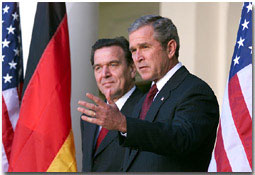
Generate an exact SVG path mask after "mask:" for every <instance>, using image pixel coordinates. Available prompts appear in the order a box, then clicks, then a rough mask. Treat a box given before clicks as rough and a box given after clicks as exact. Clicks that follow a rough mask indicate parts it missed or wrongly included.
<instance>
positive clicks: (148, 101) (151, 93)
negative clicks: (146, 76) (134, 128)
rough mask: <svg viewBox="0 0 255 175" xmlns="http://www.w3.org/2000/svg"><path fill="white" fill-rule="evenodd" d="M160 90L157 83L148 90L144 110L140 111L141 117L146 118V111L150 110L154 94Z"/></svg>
mask: <svg viewBox="0 0 255 175" xmlns="http://www.w3.org/2000/svg"><path fill="white" fill-rule="evenodd" d="M157 92H158V89H157V86H156V84H154V85H153V86H152V87H151V88H150V91H149V92H148V94H147V96H146V98H145V100H144V102H143V106H142V111H141V113H140V119H142V120H144V119H145V116H146V113H147V112H148V110H149V108H150V106H151V103H152V101H153V98H154V96H155V95H156V93H157Z"/></svg>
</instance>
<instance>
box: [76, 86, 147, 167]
mask: <svg viewBox="0 0 255 175" xmlns="http://www.w3.org/2000/svg"><path fill="white" fill-rule="evenodd" d="M142 96H143V93H142V92H141V91H140V90H138V89H137V88H136V89H135V91H134V92H133V93H132V94H131V95H130V97H129V98H128V99H127V101H126V102H125V104H124V105H123V107H122V109H121V112H122V113H123V114H124V115H131V114H132V111H133V108H134V106H135V104H136V103H137V102H138V101H139V100H140V98H141V97H142ZM98 128H99V127H98V125H95V124H91V123H88V122H85V121H83V120H81V135H82V153H83V156H82V171H83V172H117V171H120V168H121V165H122V162H123V158H124V152H125V148H124V147H121V146H120V145H119V140H118V132H117V131H109V132H108V133H107V135H106V136H105V138H104V140H103V141H102V142H101V144H100V146H99V147H98V149H97V150H96V152H94V149H95V142H96V139H97V133H98Z"/></svg>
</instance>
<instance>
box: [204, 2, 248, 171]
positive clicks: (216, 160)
mask: <svg viewBox="0 0 255 175" xmlns="http://www.w3.org/2000/svg"><path fill="white" fill-rule="evenodd" d="M208 171H211V172H251V171H252V3H249V2H245V3H244V5H243V9H242V15H241V20H240V25H239V30H238V33H237V39H236V45H235V50H234V54H233V57H232V62H231V68H230V73H229V78H228V83H227V86H226V90H225V94H224V99H223V105H222V113H221V117H220V125H219V128H218V133H217V139H216V145H215V149H214V152H213V156H212V160H211V163H210V166H209V169H208Z"/></svg>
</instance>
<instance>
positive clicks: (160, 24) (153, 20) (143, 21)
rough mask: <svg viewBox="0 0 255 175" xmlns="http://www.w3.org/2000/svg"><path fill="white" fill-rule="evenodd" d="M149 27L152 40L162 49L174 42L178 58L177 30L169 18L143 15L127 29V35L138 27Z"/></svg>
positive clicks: (178, 42)
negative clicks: (151, 30)
mask: <svg viewBox="0 0 255 175" xmlns="http://www.w3.org/2000/svg"><path fill="white" fill-rule="evenodd" d="M146 25H151V26H152V27H153V29H154V32H155V33H154V38H155V39H156V40H157V41H159V42H160V43H161V45H162V47H163V48H164V49H166V47H167V43H168V42H169V41H170V40H172V39H173V40H175V42H176V43H177V47H176V51H175V56H176V58H178V56H179V49H180V41H179V36H178V32H177V28H176V26H175V25H174V23H173V22H172V20H171V19H169V18H164V17H162V16H159V15H145V16H142V17H140V18H138V19H137V20H135V22H134V23H133V24H131V26H130V27H129V28H128V33H129V34H131V33H132V32H134V31H135V30H137V29H139V28H140V27H143V26H146Z"/></svg>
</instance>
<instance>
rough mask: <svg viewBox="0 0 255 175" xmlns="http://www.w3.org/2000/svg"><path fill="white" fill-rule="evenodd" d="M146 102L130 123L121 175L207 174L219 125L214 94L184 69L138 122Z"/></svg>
mask: <svg viewBox="0 0 255 175" xmlns="http://www.w3.org/2000/svg"><path fill="white" fill-rule="evenodd" d="M143 101H144V98H143V99H141V101H140V102H139V103H138V105H137V106H136V108H135V109H134V112H133V114H132V115H131V116H129V117H127V137H123V136H121V135H119V139H120V144H121V145H122V146H125V147H128V148H127V151H126V154H125V159H124V162H123V167H122V170H123V171H132V172H164V171H169V172H180V171H181V172H185V171H190V172H191V171H193V172H194V171H195V172H198V171H207V168H208V165H209V162H210V159H211V154H212V150H213V146H214V142H215V137H216V130H217V126H218V122H219V108H218V102H217V99H216V97H215V95H214V93H213V91H212V90H211V88H210V87H209V86H208V85H207V84H206V83H205V82H204V81H202V80H201V79H199V78H197V77H196V76H194V75H192V74H190V73H189V72H188V70H187V69H186V68H185V67H184V66H183V67H181V68H180V69H179V70H178V71H177V72H176V73H175V74H174V75H173V76H172V77H171V78H170V80H169V81H168V82H167V83H166V84H165V86H164V87H163V88H162V89H161V91H160V92H159V93H158V95H157V96H156V98H155V99H154V101H153V103H152V105H151V107H150V109H149V111H148V113H147V115H146V117H145V120H139V119H138V116H139V114H140V111H141V108H142V104H143Z"/></svg>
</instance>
